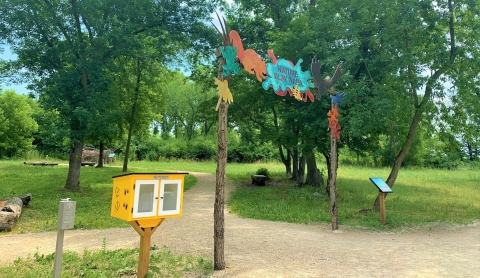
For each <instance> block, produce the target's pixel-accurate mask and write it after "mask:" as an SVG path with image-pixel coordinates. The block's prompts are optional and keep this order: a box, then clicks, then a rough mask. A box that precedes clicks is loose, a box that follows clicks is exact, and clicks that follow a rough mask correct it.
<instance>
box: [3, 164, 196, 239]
mask: <svg viewBox="0 0 480 278" xmlns="http://www.w3.org/2000/svg"><path fill="white" fill-rule="evenodd" d="M62 164H63V165H62ZM65 165H66V164H65V162H64V163H61V164H60V165H59V166H31V165H24V164H23V162H21V161H8V162H6V161H0V180H1V181H2V186H1V187H0V198H7V197H12V196H22V195H25V194H27V193H31V194H32V196H33V201H32V202H30V206H29V207H26V208H25V209H24V210H22V221H20V222H18V223H17V225H15V227H14V232H15V233H26V232H43V231H54V230H56V227H57V226H56V223H57V213H58V202H59V201H60V199H63V198H67V197H68V198H72V200H75V201H77V202H78V203H79V204H82V205H81V206H78V207H77V211H76V217H75V228H76V229H106V228H113V227H128V226H129V225H128V223H127V222H125V221H123V220H120V219H116V218H113V217H111V216H110V208H111V198H112V185H113V181H112V176H116V175H120V174H124V173H123V172H121V168H118V167H104V168H93V167H86V168H82V169H81V171H82V177H81V178H80V183H81V185H82V190H81V191H78V192H68V191H62V190H61V189H62V188H63V185H64V182H62V180H63V179H64V177H65V176H66V174H67V171H68V168H67V167H66V166H65ZM165 166H166V167H168V166H167V165H165ZM137 167H138V168H136V166H135V164H132V167H131V169H130V171H132V172H161V171H162V170H160V169H161V168H159V166H158V165H155V164H149V165H141V166H137ZM164 169H166V168H164ZM169 169H170V168H169ZM196 181H197V179H196V178H195V177H193V176H191V175H187V176H186V178H185V190H188V189H190V188H191V187H192V186H193V185H194V184H195V183H196ZM35 200H41V201H35Z"/></svg>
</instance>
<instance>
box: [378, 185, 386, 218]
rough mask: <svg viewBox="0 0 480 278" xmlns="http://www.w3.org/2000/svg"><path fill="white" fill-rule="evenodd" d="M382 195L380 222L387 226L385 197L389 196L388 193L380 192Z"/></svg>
mask: <svg viewBox="0 0 480 278" xmlns="http://www.w3.org/2000/svg"><path fill="white" fill-rule="evenodd" d="M379 195H380V222H381V223H382V225H385V224H386V221H385V218H386V216H385V195H387V193H382V192H380V193H379Z"/></svg>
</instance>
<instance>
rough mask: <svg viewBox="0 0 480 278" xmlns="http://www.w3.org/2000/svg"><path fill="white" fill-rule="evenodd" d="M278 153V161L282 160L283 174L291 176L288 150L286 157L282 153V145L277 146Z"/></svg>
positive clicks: (290, 159)
mask: <svg viewBox="0 0 480 278" xmlns="http://www.w3.org/2000/svg"><path fill="white" fill-rule="evenodd" d="M278 153H279V154H280V159H281V160H282V163H283V165H285V174H287V175H289V174H290V175H291V174H292V165H291V164H292V158H291V156H292V155H291V153H290V150H289V149H287V156H286V157H285V154H284V153H283V148H282V145H280V144H279V145H278Z"/></svg>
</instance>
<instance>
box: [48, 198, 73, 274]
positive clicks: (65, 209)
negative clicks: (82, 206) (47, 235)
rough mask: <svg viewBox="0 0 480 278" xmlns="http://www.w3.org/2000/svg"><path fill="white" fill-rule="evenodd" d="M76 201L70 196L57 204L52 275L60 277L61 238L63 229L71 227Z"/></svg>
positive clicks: (63, 232)
mask: <svg viewBox="0 0 480 278" xmlns="http://www.w3.org/2000/svg"><path fill="white" fill-rule="evenodd" d="M75 207H76V202H75V201H70V198H67V199H61V200H60V203H59V205H58V233H57V246H56V248H55V265H54V268H53V277H54V278H60V273H61V269H62V252H63V238H64V235H65V230H67V229H73V224H74V222H75Z"/></svg>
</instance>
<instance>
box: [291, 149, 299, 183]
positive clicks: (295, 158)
mask: <svg viewBox="0 0 480 278" xmlns="http://www.w3.org/2000/svg"><path fill="white" fill-rule="evenodd" d="M292 161H293V165H292V166H293V167H292V180H294V181H297V180H298V149H297V147H295V148H294V149H293V155H292Z"/></svg>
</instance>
